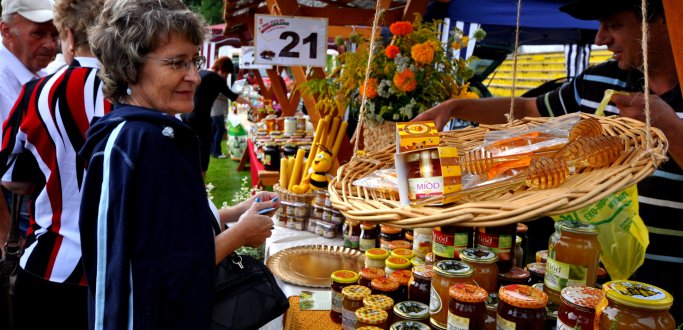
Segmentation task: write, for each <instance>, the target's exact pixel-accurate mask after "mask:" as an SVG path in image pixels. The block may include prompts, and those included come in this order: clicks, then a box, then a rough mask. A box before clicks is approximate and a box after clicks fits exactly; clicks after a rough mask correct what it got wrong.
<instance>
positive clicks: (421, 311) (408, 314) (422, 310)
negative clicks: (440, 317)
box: [394, 300, 429, 323]
mask: <svg viewBox="0 0 683 330" xmlns="http://www.w3.org/2000/svg"><path fill="white" fill-rule="evenodd" d="M394 315H395V316H396V321H418V322H424V323H429V306H427V304H423V303H421V302H419V301H412V300H406V301H402V302H400V303H398V304H395V305H394Z"/></svg>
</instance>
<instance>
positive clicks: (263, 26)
mask: <svg viewBox="0 0 683 330" xmlns="http://www.w3.org/2000/svg"><path fill="white" fill-rule="evenodd" d="M254 19H255V20H256V28H255V30H256V35H255V37H254V40H255V46H256V53H255V54H254V63H256V64H272V65H285V66H292V65H302V66H309V65H310V66H321V67H322V66H325V65H326V64H327V18H309V17H287V16H271V15H260V14H256V15H254Z"/></svg>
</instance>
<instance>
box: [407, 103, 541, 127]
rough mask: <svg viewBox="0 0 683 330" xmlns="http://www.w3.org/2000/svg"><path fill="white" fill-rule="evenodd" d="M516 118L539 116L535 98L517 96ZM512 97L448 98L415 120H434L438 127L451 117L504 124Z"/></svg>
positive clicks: (506, 120) (482, 122)
mask: <svg viewBox="0 0 683 330" xmlns="http://www.w3.org/2000/svg"><path fill="white" fill-rule="evenodd" d="M514 100H515V107H514V113H513V115H514V118H515V119H521V118H524V117H539V116H540V113H539V112H538V108H537V107H536V99H535V98H524V97H516V98H515V99H514ZM509 113H510V98H508V97H492V98H482V99H452V100H447V101H445V102H443V103H441V104H439V105H437V106H435V107H433V108H431V109H429V110H427V111H425V112H423V113H421V114H420V115H418V116H417V117H415V119H413V120H414V121H419V120H433V121H434V122H435V124H436V127H437V128H439V129H441V128H443V127H444V126H445V125H446V123H447V122H448V120H449V119H451V118H457V119H460V120H467V121H473V122H477V123H481V124H503V123H507V122H508V118H507V114H509Z"/></svg>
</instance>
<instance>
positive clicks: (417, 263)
mask: <svg viewBox="0 0 683 330" xmlns="http://www.w3.org/2000/svg"><path fill="white" fill-rule="evenodd" d="M410 263H411V264H413V267H416V266H420V265H426V262H425V261H424V259H422V258H419V257H415V258H413V259H410Z"/></svg>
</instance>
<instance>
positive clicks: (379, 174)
mask: <svg viewBox="0 0 683 330" xmlns="http://www.w3.org/2000/svg"><path fill="white" fill-rule="evenodd" d="M352 184H353V185H354V186H359V187H364V188H367V189H372V190H375V191H377V192H380V193H387V194H391V195H393V196H395V197H398V181H397V179H396V169H395V168H393V167H392V168H385V169H381V170H376V171H374V172H372V173H370V174H368V175H366V176H364V177H362V178H360V179H357V180H354V181H353V182H352Z"/></svg>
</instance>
